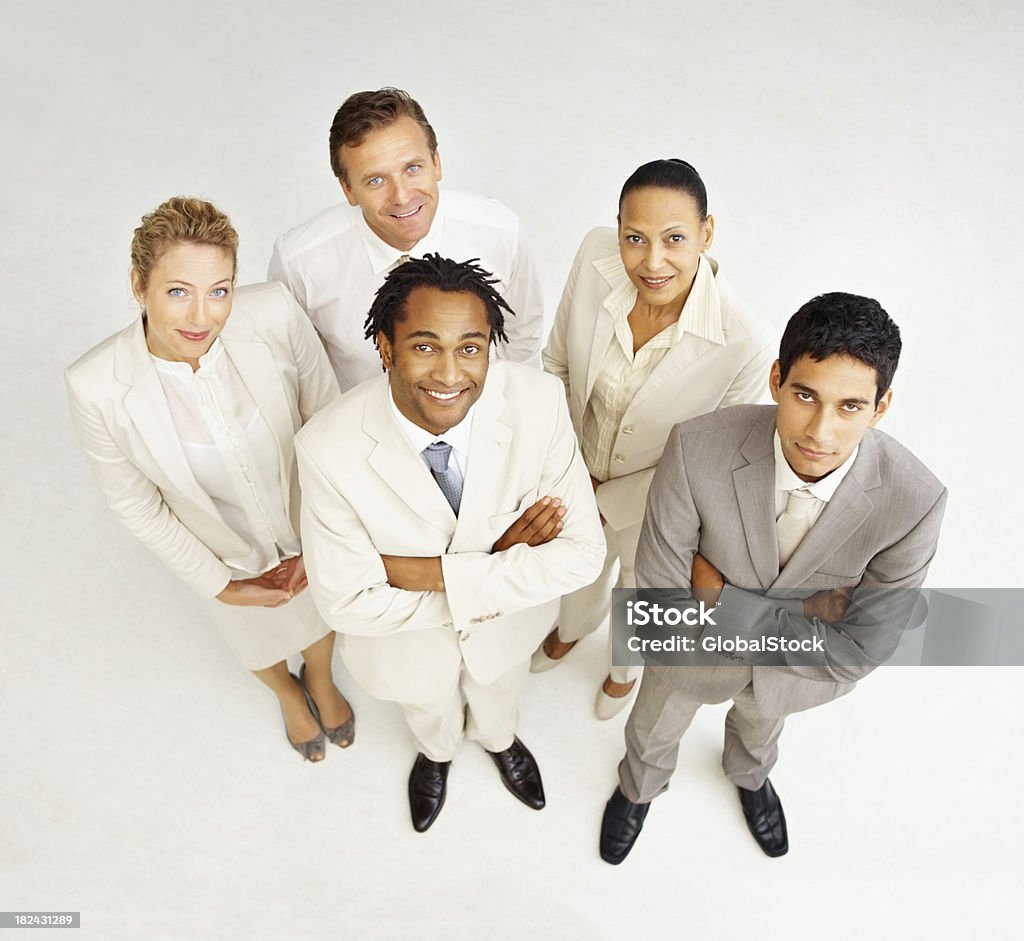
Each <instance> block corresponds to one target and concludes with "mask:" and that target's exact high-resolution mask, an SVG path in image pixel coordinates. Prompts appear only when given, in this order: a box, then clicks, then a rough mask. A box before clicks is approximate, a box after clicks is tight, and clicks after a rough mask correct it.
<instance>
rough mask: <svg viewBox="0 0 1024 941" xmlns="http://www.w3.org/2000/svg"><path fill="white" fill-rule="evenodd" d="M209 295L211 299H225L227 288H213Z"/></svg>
mask: <svg viewBox="0 0 1024 941" xmlns="http://www.w3.org/2000/svg"><path fill="white" fill-rule="evenodd" d="M210 294H211V295H212V296H213V297H227V296H228V289H227V288H214V289H213V290H212V291H211V292H210Z"/></svg>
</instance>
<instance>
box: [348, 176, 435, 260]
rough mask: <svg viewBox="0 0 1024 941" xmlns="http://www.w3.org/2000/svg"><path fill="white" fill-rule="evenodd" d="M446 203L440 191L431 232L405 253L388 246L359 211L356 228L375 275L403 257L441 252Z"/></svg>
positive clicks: (418, 256) (420, 256)
mask: <svg viewBox="0 0 1024 941" xmlns="http://www.w3.org/2000/svg"><path fill="white" fill-rule="evenodd" d="M444 205H445V201H444V200H443V199H442V198H441V196H440V191H438V199H437V209H436V210H435V212H434V221H433V222H431V223H430V231H429V232H427V234H426V235H424V236H423V238H421V239H420V240H419V241H418V242H417V243H416V244H415V245H414V246H413V247H412V248H411V249H410V250H409V251H407V252H403V251H402V250H401V249H399V248H395V247H394V246H393V245H388V243H387V242H385V241H384V240H383V239H382V238H381V237H380V236H379V235H377V233H376V232H374V231H373V229H371V228H370V226H369V225H368V224H367V222H366V217H365V216H364V215H363V212H362V210H361V209H360V210H358V212H359V219H358V221H357V222H356V226H357V228H358V230H359V234H360V236H361V238H362V240H363V245H364V246H365V247H366V257H367V259H368V260H369V262H370V267H371V268H372V269H373V273H374V274H378V275H379V274H384V273H385V272H386V271H388V269H390V268H393V267H394V266H395V263H396V262H397V261H398V259H399V258H401V257H402V256H403V255H410V256H413V257H416V258H422V257H423V256H424V255H426V254H427V253H428V252H438V253H439V254H440V252H439V249H440V247H441V231H442V230H443V229H444V209H443V207H444Z"/></svg>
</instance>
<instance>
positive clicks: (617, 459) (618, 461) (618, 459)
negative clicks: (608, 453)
mask: <svg viewBox="0 0 1024 941" xmlns="http://www.w3.org/2000/svg"><path fill="white" fill-rule="evenodd" d="M625 461H626V459H625V458H624V457H623V456H622V455H621V454H616V455H615V463H616V464H623V463H625Z"/></svg>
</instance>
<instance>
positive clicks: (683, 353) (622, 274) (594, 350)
mask: <svg viewBox="0 0 1024 941" xmlns="http://www.w3.org/2000/svg"><path fill="white" fill-rule="evenodd" d="M700 264H701V265H702V266H704V265H707V266H709V267H708V268H707V270H706V272H701V273H698V280H697V282H695V284H694V289H693V290H692V291H691V293H690V297H689V298H688V299H687V302H686V306H685V307H684V309H683V313H682V320H683V323H684V326H685V328H686V334H685V336H684V337H683V339H681V340H680V341H679V342H678V343H676V344H675V345H674V346H673V347H672V348H671V349H670V350H669V351H668V352H667V353H666V354H665V356H664V358H663V359H662V360H661V362H660V363H659V364H658V365H657V366H656V367H655V369H654V371H653V372H652V373H651V375H650V377H649V378H648V379H647V381H646V382H645V383H644V384H643V385H642V386H641V387H640V389H639V390H638V391H637V394H636V395H635V396H634V398H633V401H632V402H631V403H630V405H629V407H628V408H627V410H626V413H625V414H624V415H623V417H622V423H621V426H620V428H619V433H618V435H617V437H616V439H615V445H614V447H613V449H612V454H613V455H614V456H613V458H612V462H611V477H610V478H609V479H608V480H607V481H605V482H604V483H602V484H601V485H600V486H599V487H598V488H597V503H598V506H599V507H600V509H601V513H602V514H603V515H604V517H605V519H606V520H607V521H608V525H609V526H611V527H612V529H614V530H616V531H618V532H619V533H620V534H621V535H620V537H619V541H620V543H621V544H622V546H623V555H624V561H626V562H629V563H631V562H632V558H631V556H632V554H633V553H632V549H631V548H630V547H633V548H635V545H636V539H637V538H638V537H639V532H640V523H641V522H642V521H643V515H644V506H645V504H646V502H647V491H648V488H649V487H650V485H651V480H652V479H653V477H654V470H655V468H656V467H657V465H658V461H659V460H660V458H661V453H662V451H663V450H664V448H665V440H666V439H667V438H668V433H669V431H671V430H672V426H673V425H676V424H678V423H679V422H681V421H686V420H687V419H690V418H694V417H695V416H697V415H702V414H704V413H705V412H711V411H714V410H715V409H716V408H721V407H723V406H727V405H737V404H742V403H749V402H757V401H759V400H761V399H764V398H765V397H766V396H767V392H768V373H769V368H770V366H771V362H772V359H773V358H774V357H773V353H774V350H775V347H774V346H773V345H770V335H769V331H768V330H767V329H766V327H765V326H764V325H763V324H762V323H760V321H758V320H757V319H756V318H755V317H754V316H753V315H752V314H751V313H750V311H749V309H748V308H747V307H746V305H745V304H744V303H743V302H742V301H741V300H740V299H739V298H738V297H737V296H736V295H735V294H734V293H733V291H732V289H731V288H730V287H729V285H728V284H727V283H726V281H725V280H724V278H722V276H721V275H720V274H719V271H718V263H717V262H716V261H714V260H712V259H710V258H708V257H707V256H704V257H702V259H701V262H700ZM709 275H710V276H709ZM699 286H701V289H700V290H698V287H699ZM635 300H636V288H634V287H633V285H632V283H631V282H630V280H629V277H628V276H627V275H626V271H625V269H624V268H623V266H622V261H621V258H620V256H619V247H618V235H617V233H616V231H615V229H611V228H604V227H602V228H597V229H594V230H593V231H592V232H590V233H589V234H588V235H587V237H586V238H585V239H584V240H583V244H582V245H581V246H580V248H579V251H578V252H577V253H576V260H575V261H574V262H573V266H572V270H571V271H570V272H569V277H568V280H567V281H566V284H565V289H564V291H563V292H562V299H561V302H560V303H559V305H558V311H557V312H556V314H555V322H554V325H553V326H552V328H551V334H550V335H549V337H548V341H547V345H546V346H545V348H544V351H543V360H544V369H545V370H546V371H547V372H549V373H551V374H552V375H555V376H558V378H559V379H561V380H562V382H563V383H564V384H565V391H566V395H567V396H568V401H569V413H570V415H571V417H572V424H573V428H574V429H575V430H576V434H577V435H582V433H583V414H584V412H585V410H586V407H587V401H588V400H589V398H590V394H591V391H592V389H593V388H594V382H595V381H596V379H597V376H598V372H599V371H600V368H601V362H602V360H603V359H604V356H605V353H606V351H607V349H608V344H609V343H610V342H612V340H613V338H614V330H615V328H614V321H613V319H612V314H611V312H610V311H611V309H614V305H616V304H624V305H626V310H627V311H628V310H629V308H630V307H632V305H633V303H634V301H635ZM625 556H630V558H629V559H626V558H625Z"/></svg>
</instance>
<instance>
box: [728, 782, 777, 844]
mask: <svg viewBox="0 0 1024 941" xmlns="http://www.w3.org/2000/svg"><path fill="white" fill-rule="evenodd" d="M737 790H738V791H739V792H740V803H741V804H742V805H743V816H744V817H746V818H747V827H748V829H749V830H750V832H751V833H752V834H753V836H754V839H755V840H757V845H758V846H760V847H761V849H763V850H764V852H765V855H767V856H785V855H786V853H788V852H789V835H788V834H787V833H786V815H785V814H784V813H783V812H782V801H780V800H779V795H778V794H776V793H775V788H773V787H772V782H771V781H767V780H766V781H765V782H764V784H762V785H761V786H760V787H759V788H758V789H757V790H756V791H748V790H747V789H746V788H742V787H740V788H737Z"/></svg>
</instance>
